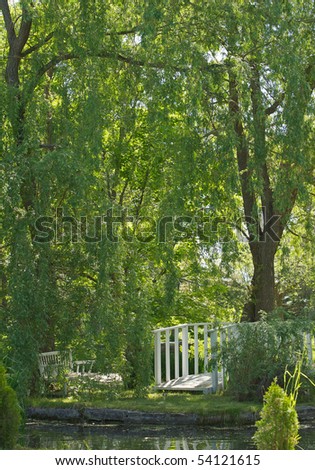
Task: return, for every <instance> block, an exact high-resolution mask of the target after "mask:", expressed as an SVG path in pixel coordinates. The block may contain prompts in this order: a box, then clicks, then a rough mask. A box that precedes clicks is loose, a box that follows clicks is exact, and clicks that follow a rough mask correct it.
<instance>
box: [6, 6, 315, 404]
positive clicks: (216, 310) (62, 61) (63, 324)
mask: <svg viewBox="0 0 315 470" xmlns="http://www.w3.org/2000/svg"><path fill="white" fill-rule="evenodd" d="M2 3H4V4H5V3H8V9H7V10H5V12H4V11H2V12H1V13H2V14H1V15H0V49H1V57H2V62H1V67H2V69H3V70H2V72H3V73H1V76H0V151H1V162H0V182H1V184H0V188H1V189H0V191H1V198H0V200H1V203H0V204H1V205H0V211H1V215H2V213H3V224H1V232H0V249H1V255H3V261H2V260H1V268H2V267H3V274H1V283H2V291H1V309H0V320H1V321H0V348H1V351H2V350H3V356H4V357H6V358H7V361H8V365H9V366H10V371H12V380H13V382H14V385H15V386H16V389H17V391H18V393H19V396H26V395H27V394H28V393H29V392H30V391H34V388H36V387H34V382H35V381H36V380H37V378H38V376H37V375H36V374H37V353H38V352H39V351H48V350H54V349H57V348H59V347H61V348H65V347H72V348H73V350H74V351H77V352H78V353H79V354H82V357H83V358H84V357H87V356H88V357H93V358H95V359H96V367H97V370H98V371H100V372H105V373H106V372H117V373H121V374H122V375H123V376H124V379H125V383H126V385H127V386H128V387H136V390H137V392H136V393H140V394H141V393H144V391H145V389H146V386H147V384H148V383H149V381H150V374H151V367H150V360H151V358H150V351H151V338H150V329H151V328H152V327H154V326H160V325H163V326H166V325H168V324H169V323H181V322H186V321H192V322H193V321H211V322H212V321H215V320H222V321H234V320H236V319H239V317H240V315H241V310H242V306H243V304H244V302H245V300H246V298H247V294H248V287H249V286H250V285H251V284H250V278H251V276H252V275H253V269H252V266H251V264H252V262H253V260H252V259H251V254H252V251H251V250H250V248H249V243H248V241H249V239H250V238H251V237H250V236H249V235H251V234H250V231H249V226H248V224H246V222H245V221H244V220H243V212H244V210H245V215H246V216H247V220H252V217H254V218H255V217H256V222H257V221H258V222H257V223H256V227H257V226H259V223H260V221H261V215H262V207H263V206H266V205H268V208H269V209H270V208H273V209H274V211H276V213H277V214H279V215H281V216H282V218H281V224H280V227H279V230H278V233H279V234H280V235H281V234H282V231H284V230H285V228H286V227H288V228H292V229H293V231H294V230H295V228H296V227H295V226H300V225H301V224H300V221H301V220H303V221H304V220H305V221H306V222H305V223H303V225H302V228H301V230H300V229H299V230H300V232H299V234H298V235H299V237H296V238H294V239H292V237H288V238H286V239H284V243H281V244H279V245H281V250H282V251H281V253H280V255H281V256H279V259H278V261H277V262H278V264H277V265H276V268H277V272H278V276H277V278H276V279H277V282H278V286H277V287H278V291H279V303H281V302H283V303H285V304H286V306H287V307H289V303H290V302H291V305H292V308H289V310H290V311H292V312H293V313H294V314H295V315H297V316H298V315H300V314H301V312H303V313H304V312H306V310H307V311H308V312H310V313H311V310H312V309H313V310H314V295H313V293H312V292H313V291H314V269H313V266H314V263H312V261H311V256H310V255H311V254H312V246H313V245H312V240H313V236H314V234H313V227H314V195H312V186H313V179H312V175H313V169H314V152H313V148H314V137H313V135H314V124H313V121H314V98H313V95H312V90H313V89H314V59H313V57H314V41H313V31H312V28H311V24H312V20H313V10H312V7H311V5H310V3H309V2H306V3H305V5H304V6H303V11H300V10H301V9H300V5H299V2H297V1H295V0H290V1H289V2H261V3H259V2H256V3H255V5H253V4H252V2H239V1H236V0H233V1H231V2H225V1H224V2H213V1H210V0H207V1H205V2H202V3H200V4H199V3H198V2H186V1H185V2H182V1H178V0H174V1H169V0H163V1H157V0H152V1H148V2H130V1H127V2H125V1H124V2H122V1H121V0H113V1H112V2H104V1H101V0H95V1H94V2H92V4H91V5H88V2H86V1H83V0H80V1H79V0H73V1H71V2H69V1H67V2H66V1H64V0H62V1H61V0H60V1H59V2H58V8H56V5H55V3H56V2H33V3H32V4H31V2H2ZM258 3H259V4H258ZM8 11H9V12H10V16H11V18H8V16H7V17H6V21H5V19H4V13H5V14H6V15H8ZM266 18H267V20H266ZM30 19H32V22H31V23H27V21H28V20H30ZM7 25H13V27H14V29H15V34H10V31H7V30H6V26H7ZM23 25H24V26H23ZM26 25H27V26H29V27H26ZM253 25H255V27H253ZM22 26H23V28H22ZM20 30H21V31H20ZM19 32H21V36H20V34H19ZM22 33H23V34H22ZM24 35H26V36H25V37H24V39H25V44H24V42H23V40H22V39H21V37H22V36H24ZM14 36H16V37H17V38H20V39H19V40H18V41H17V43H16V44H14V45H13V46H12V44H10V41H12V37H14ZM22 43H23V44H24V47H22V49H21V50H19V51H18V50H17V47H19V46H20V45H22ZM12 50H14V51H15V52H16V53H15V54H13V55H12V54H10V51H12ZM279 50H281V51H282V54H281V56H279V54H278V51H279ZM8 61H9V62H8ZM13 62H14V64H13ZM6 66H8V68H7V72H8V73H7V74H6V73H5V68H6ZM12 71H13V72H14V73H15V72H16V76H14V77H13V76H10V77H9V76H8V75H9V72H12ZM232 76H233V77H235V82H236V88H237V94H238V100H239V113H236V114H237V116H235V114H234V113H233V112H232V107H233V106H231V104H232V103H233V102H234V101H233V99H231V98H232V97H231V86H230V85H231V78H232ZM236 118H237V119H238V118H239V119H240V122H239V125H237V126H235V125H234V124H235V119H236ZM242 128H243V129H244V133H243V135H242V136H240V135H237V130H240V129H242ZM242 142H243V143H244V146H245V147H246V149H247V151H248V155H246V158H245V159H243V160H246V165H245V168H241V167H242V164H240V162H239V161H237V155H238V153H237V152H239V150H240V148H239V145H240V143H242ZM243 163H244V162H243ZM244 179H246V182H245V186H246V187H244ZM246 195H250V197H249V198H248V199H247V201H245V200H244V199H246ZM292 204H293V205H294V204H295V206H296V208H295V210H293V211H292ZM249 206H251V210H250V211H249V212H250V213H248V207H249ZM110 208H113V210H114V212H115V214H117V216H118V217H120V216H121V219H122V221H121V223H117V224H116V223H114V225H115V230H114V232H115V234H117V235H119V236H120V239H119V241H117V242H116V241H113V240H109V239H108V237H107V239H105V238H106V228H105V226H106V224H105V223H104V221H102V220H101V219H102V216H104V215H106V213H107V211H108V210H109V209H110ZM58 209H59V212H58ZM123 209H125V210H126V211H125V212H123ZM269 209H268V210H269ZM60 210H61V212H63V215H64V217H66V218H67V219H66V221H64V223H63V224H61V225H62V227H61V228H59V230H56V233H55V234H54V235H55V238H54V239H53V240H46V241H45V242H42V241H41V242H38V241H36V240H35V238H34V235H35V234H38V233H37V232H38V231H37V230H36V221H37V220H38V218H39V217H41V216H46V217H51V218H52V222H51V223H50V222H49V223H48V225H49V229H50V232H49V233H50V234H52V233H53V231H54V227H55V226H56V225H58V224H57V222H58V220H59V219H62V216H60ZM246 210H247V213H246ZM58 214H59V215H58ZM123 214H124V215H123ZM269 215H271V214H269ZM290 215H292V217H291V219H290ZM82 216H83V217H84V216H87V218H88V222H87V224H85V223H84V222H82V220H81V217H82ZM128 216H132V217H133V221H134V223H133V225H132V227H130V226H129V225H128V221H127V219H128ZM164 216H166V217H171V216H185V217H188V218H189V217H195V216H197V217H199V218H202V217H204V218H205V219H207V217H208V216H209V217H208V219H209V218H210V220H208V221H207V222H206V223H205V225H206V228H205V234H204V235H205V237H203V236H202V235H201V234H200V231H198V230H199V228H200V227H199V225H200V223H199V222H196V221H195V222H194V223H192V224H189V227H188V228H187V227H186V229H184V230H183V227H181V229H180V228H179V227H178V225H177V226H172V224H171V223H170V224H169V225H167V227H166V230H165V232H166V235H167V236H166V240H165V241H163V242H161V243H160V242H158V241H157V239H156V238H155V235H156V233H157V232H158V230H157V229H158V227H157V225H158V221H159V220H160V219H161V217H164ZM94 217H98V218H99V219H98V220H99V222H100V223H99V225H98V226H95V227H94V226H93V221H94V219H93V218H94ZM148 217H150V218H151V219H150V220H151V222H152V221H153V224H152V223H151V222H150V223H148V225H153V229H152V233H153V238H152V237H151V238H152V239H150V237H147V232H146V230H145V221H146V220H147V218H148ZM212 218H214V219H215V220H214V221H212ZM71 221H72V222H73V224H72V222H71ZM212 222H213V224H212ZM71 224H72V228H71ZM89 224H90V226H89V227H88V230H87V232H88V234H89V235H90V238H92V237H93V236H95V237H94V238H95V240H94V241H91V240H90V241H88V240H87V237H86V234H85V233H84V230H83V232H82V229H83V228H84V225H89ZM116 225H117V226H118V227H116ZM94 228H95V233H93V232H94ZM277 228H278V226H277ZM102 229H104V230H103V239H100V232H101V230H102ZM116 229H117V230H116ZM71 232H72V238H71ZM152 233H150V235H152ZM123 234H125V235H126V234H127V235H128V236H129V237H130V239H129V240H126V237H125V239H122V235H123ZM42 235H43V233H42ZM241 236H242V237H243V239H242V240H240V237H241ZM137 237H138V238H137ZM146 237H147V238H148V239H147V240H146V241H145V242H144V241H143V240H144V239H145V238H146ZM301 237H303V240H304V241H305V237H308V238H310V241H309V242H308V243H306V242H305V243H304V242H303V243H301ZM280 238H281V237H280ZM268 240H269V239H268V237H267V241H268ZM293 240H296V241H293ZM266 245H267V243H266V244H265V243H264V242H262V243H261V244H260V245H259V246H258V247H256V251H257V250H258V251H259V250H260V251H261V250H262V249H263V248H262V247H265V246H266ZM271 245H273V246H272V250H271V251H272V252H273V251H276V249H275V248H277V247H278V244H276V246H275V244H271ZM284 245H285V246H284ZM268 246H269V245H268ZM284 248H287V251H285V249H284ZM301 252H302V253H303V256H301ZM259 255H260V256H259V257H260V259H262V260H263V264H264V260H265V259H266V257H265V256H264V255H262V253H260V254H259ZM293 261H294V262H293ZM256 264H257V263H256ZM272 264H273V263H272V262H271V265H272ZM268 266H269V265H268ZM306 267H307V269H305V268H306ZM259 269H260V266H259ZM258 271H259V270H258ZM272 271H273V270H272V266H271V267H270V266H269V273H272ZM297 272H298V273H299V275H298V276H296V273H297ZM300 273H301V274H303V279H302V278H301V275H300ZM297 278H298V279H299V281H297ZM297 284H299V285H297ZM264 285H269V284H268V282H267V283H266V282H265V284H264ZM270 285H271V293H273V289H272V287H273V286H272V284H270ZM256 287H257V286H256ZM264 299H268V295H265V296H264ZM281 299H282V300H281ZM257 308H258V307H257ZM258 310H259V309H258ZM144 312H145V314H144ZM2 338H3V339H2ZM251 353H253V354H254V355H255V354H256V353H255V351H254V350H251ZM257 354H258V356H259V355H260V354H262V352H259V351H258V353H257ZM272 358H273V355H270V359H272ZM268 381H269V378H268V380H267V381H266V382H268ZM263 383H264V384H265V381H264V380H263Z"/></svg>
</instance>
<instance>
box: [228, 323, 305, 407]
mask: <svg viewBox="0 0 315 470" xmlns="http://www.w3.org/2000/svg"><path fill="white" fill-rule="evenodd" d="M304 331H307V323H306V324H305V323H304V322H299V321H282V320H277V321H275V320H273V321H267V320H266V319H265V320H262V321H260V322H257V323H254V324H250V323H249V324H245V323H244V324H240V325H239V326H238V327H236V330H235V331H234V332H233V334H232V335H231V336H230V338H229V340H228V342H227V343H226V344H225V345H224V346H223V350H222V353H221V354H222V361H223V362H224V364H225V365H226V368H227V370H228V371H229V380H228V391H229V392H230V393H231V394H233V395H235V396H236V397H237V398H238V399H239V400H248V399H260V398H261V397H262V396H263V394H264V393H265V391H266V389H267V388H268V387H269V385H270V384H271V382H272V380H273V379H274V378H275V377H277V378H278V380H279V382H281V381H282V380H283V376H284V373H285V371H286V370H288V371H290V370H291V371H293V370H294V369H295V365H296V363H297V361H298V360H299V358H300V357H301V355H302V354H303V351H304V342H303V332H304Z"/></svg>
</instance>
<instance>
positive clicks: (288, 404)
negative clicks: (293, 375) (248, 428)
mask: <svg viewBox="0 0 315 470" xmlns="http://www.w3.org/2000/svg"><path fill="white" fill-rule="evenodd" d="M260 415H261V420H260V421H257V422H256V426H257V431H256V433H255V435H254V437H253V439H254V442H255V444H256V446H257V449H258V450H293V449H295V448H296V445H297V444H298V441H299V422H298V416H297V412H296V410H295V402H294V400H292V398H291V397H290V396H288V395H287V393H286V392H285V391H284V390H283V388H281V387H280V386H279V385H278V384H277V383H276V380H275V381H274V382H272V384H271V385H270V387H269V388H268V390H267V392H266V393H265V396H264V406H263V409H262V411H261V414H260Z"/></svg>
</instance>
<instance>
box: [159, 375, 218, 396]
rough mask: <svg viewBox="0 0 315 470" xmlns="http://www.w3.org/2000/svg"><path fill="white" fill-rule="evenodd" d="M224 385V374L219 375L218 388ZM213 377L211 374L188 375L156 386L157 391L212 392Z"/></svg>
mask: <svg viewBox="0 0 315 470" xmlns="http://www.w3.org/2000/svg"><path fill="white" fill-rule="evenodd" d="M222 385H223V380H222V373H220V372H219V373H218V387H219V388H221V387H222ZM212 388H213V387H212V375H211V374H210V373H204V374H196V375H195V374H194V375H187V376H186V377H179V378H178V379H173V380H170V381H168V382H164V383H162V384H160V385H157V386H156V389H157V390H170V391H174V392H176V391H187V392H194V391H195V392H203V391H209V392H211V391H212Z"/></svg>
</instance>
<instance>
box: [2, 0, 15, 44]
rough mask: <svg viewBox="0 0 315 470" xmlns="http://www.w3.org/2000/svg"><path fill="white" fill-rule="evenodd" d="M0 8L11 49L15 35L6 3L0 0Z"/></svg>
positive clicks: (4, 0) (5, 0)
mask: <svg viewBox="0 0 315 470" xmlns="http://www.w3.org/2000/svg"><path fill="white" fill-rule="evenodd" d="M0 8H1V10H2V13H3V18H4V23H5V27H6V30H7V34H8V40H9V45H10V47H12V45H13V42H14V41H15V40H16V34H15V29H14V24H13V20H12V16H11V13H10V8H9V4H8V1H7V0H0Z"/></svg>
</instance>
